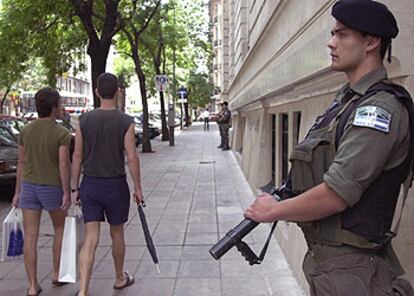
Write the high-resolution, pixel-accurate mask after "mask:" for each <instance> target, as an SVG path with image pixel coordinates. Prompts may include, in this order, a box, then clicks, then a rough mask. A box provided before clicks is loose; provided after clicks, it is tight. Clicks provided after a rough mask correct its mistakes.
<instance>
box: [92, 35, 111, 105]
mask: <svg viewBox="0 0 414 296" xmlns="http://www.w3.org/2000/svg"><path fill="white" fill-rule="evenodd" d="M110 46H111V43H109V44H108V43H103V42H100V44H99V46H96V47H92V46H91V45H89V48H88V55H89V56H90V58H91V68H92V71H91V72H92V74H91V75H92V77H91V78H92V93H93V106H94V108H99V107H100V106H101V101H100V99H99V98H98V96H97V95H96V93H95V89H96V87H97V79H98V76H99V75H100V74H102V73H104V72H105V69H106V59H107V57H108V53H109V47H110Z"/></svg>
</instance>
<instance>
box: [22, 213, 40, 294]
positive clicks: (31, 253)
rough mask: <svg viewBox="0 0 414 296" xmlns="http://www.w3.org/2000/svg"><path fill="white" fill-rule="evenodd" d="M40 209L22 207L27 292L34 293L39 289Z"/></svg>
mask: <svg viewBox="0 0 414 296" xmlns="http://www.w3.org/2000/svg"><path fill="white" fill-rule="evenodd" d="M41 214H42V211H41V210H30V209H23V228H24V247H23V250H24V255H23V257H24V266H25V268H26V274H27V279H28V280H29V293H30V294H36V293H37V291H38V289H39V283H38V281H37V240H38V238H39V225H40V216H41Z"/></svg>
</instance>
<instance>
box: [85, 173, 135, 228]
mask: <svg viewBox="0 0 414 296" xmlns="http://www.w3.org/2000/svg"><path fill="white" fill-rule="evenodd" d="M79 195H80V199H81V203H82V212H83V220H84V222H85V223H88V222H92V221H105V217H106V220H107V221H108V223H109V224H111V225H119V224H124V223H125V222H127V221H128V215H129V203H130V192H129V187H128V183H127V181H126V176H121V177H113V178H99V177H91V176H83V179H82V184H81V187H80V192H79Z"/></svg>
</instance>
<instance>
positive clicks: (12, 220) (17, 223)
mask: <svg viewBox="0 0 414 296" xmlns="http://www.w3.org/2000/svg"><path fill="white" fill-rule="evenodd" d="M2 231H3V233H2V247H1V258H0V259H1V261H5V260H15V259H20V258H21V257H22V255H23V245H24V239H23V217H22V211H21V209H19V208H16V207H13V208H12V209H11V211H10V212H9V213H8V214H7V216H6V218H5V219H4V221H3V230H2Z"/></svg>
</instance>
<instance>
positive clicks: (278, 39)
mask: <svg viewBox="0 0 414 296" xmlns="http://www.w3.org/2000/svg"><path fill="white" fill-rule="evenodd" d="M381 2H383V3H384V4H386V5H387V6H388V7H389V8H390V9H391V10H392V11H393V13H394V14H395V16H396V18H397V20H398V24H399V28H400V34H399V36H398V37H397V39H396V40H395V41H394V42H393V55H392V63H391V64H388V63H386V67H387V69H388V74H389V76H390V78H391V79H392V80H394V81H396V82H398V83H400V84H403V85H405V86H406V87H407V89H408V90H409V91H410V92H411V93H412V94H413V93H414V59H413V58H412V48H414V37H413V32H414V23H413V21H412V16H413V15H414V5H412V4H413V3H412V0H400V1H392V0H381ZM334 3H335V0H313V1H303V0H216V1H211V16H212V20H213V24H214V26H213V36H215V37H214V40H213V42H217V46H218V45H219V44H220V41H221V47H220V46H218V47H217V48H216V47H215V53H216V56H215V60H214V65H215V66H217V67H216V68H217V70H215V71H214V72H213V76H214V82H215V83H216V85H218V86H220V88H221V93H220V94H219V96H220V98H226V100H228V101H229V102H230V105H229V107H230V109H231V111H232V114H233V131H232V149H233V150H234V152H235V155H236V157H237V159H238V161H239V163H240V166H241V167H242V169H243V172H244V174H245V176H246V178H247V180H248V181H249V183H250V185H251V186H252V188H254V189H258V188H260V187H261V186H263V185H265V184H267V183H268V182H269V181H270V180H273V182H274V184H275V185H279V184H280V183H281V181H282V180H283V178H285V177H286V176H287V173H288V170H289V168H290V164H289V161H288V156H289V154H290V152H291V151H292V147H293V146H294V145H295V144H296V143H297V142H298V141H299V140H300V139H302V138H303V137H304V136H305V133H306V131H307V130H308V129H309V127H310V126H311V125H312V123H313V122H314V119H315V117H316V116H317V115H318V114H321V113H322V112H323V111H324V109H325V108H326V107H327V106H328V104H329V103H330V102H331V100H332V99H333V98H334V96H335V92H336V91H337V90H338V89H339V88H340V87H341V86H342V85H343V83H344V82H345V80H346V79H345V76H344V75H343V74H342V73H337V72H333V71H332V70H331V69H330V56H329V50H328V48H327V46H326V44H327V42H328V39H329V37H330V30H331V28H332V26H333V24H334V20H333V18H332V17H331V15H330V11H331V8H332V5H333V4H334ZM215 18H216V19H215ZM409 195H410V196H409V198H408V200H407V203H406V209H405V211H404V214H403V217H402V226H401V227H400V231H399V235H398V237H397V239H395V243H394V245H395V248H396V251H397V253H398V255H399V256H400V258H401V261H402V263H403V265H404V268H405V270H406V272H407V274H406V277H407V278H408V279H409V280H410V281H411V283H413V284H414V265H413V264H411V263H412V262H414V252H412V246H413V244H414V233H413V232H412V231H410V229H412V226H413V225H414V198H413V197H414V193H413V191H411V193H410V194H409ZM276 236H277V238H278V241H279V243H280V245H281V247H282V249H283V251H284V253H285V255H286V256H287V258H288V260H289V262H290V265H291V267H292V269H293V271H294V272H295V274H296V276H297V277H298V279H299V281H300V283H301V284H302V285H303V287H304V288H305V290H306V285H307V284H306V281H305V279H304V276H303V273H302V271H301V264H302V258H303V255H304V253H305V250H306V246H305V242H304V239H303V235H302V233H301V230H300V229H299V228H298V227H297V226H296V224H295V223H280V224H279V226H278V228H277V234H276Z"/></svg>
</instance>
